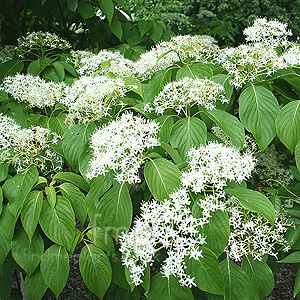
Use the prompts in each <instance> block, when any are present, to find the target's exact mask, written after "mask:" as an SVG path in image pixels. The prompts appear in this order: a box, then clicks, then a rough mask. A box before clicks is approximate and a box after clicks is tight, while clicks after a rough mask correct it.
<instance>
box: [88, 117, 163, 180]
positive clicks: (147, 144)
mask: <svg viewBox="0 0 300 300" xmlns="http://www.w3.org/2000/svg"><path fill="white" fill-rule="evenodd" d="M158 131H159V125H158V124H157V123H156V122H154V121H148V120H146V119H144V118H142V117H139V116H133V115H132V114H130V113H125V114H123V115H122V116H121V117H120V118H119V119H117V120H114V121H111V122H110V123H109V124H107V125H104V126H102V127H101V128H100V129H99V130H97V131H96V132H95V133H94V134H93V135H92V137H91V143H90V147H91V148H92V149H93V159H92V160H91V162H90V169H89V171H88V173H87V174H86V176H87V177H88V178H93V177H97V176H98V175H104V174H105V173H106V172H107V171H108V170H114V171H115V176H116V179H117V181H119V182H124V181H127V182H129V183H136V182H140V178H139V169H140V167H141V165H142V164H143V163H145V155H144V153H143V152H145V151H146V150H147V149H148V148H152V147H154V146H158V145H160V143H159V141H158V139H157V133H158Z"/></svg>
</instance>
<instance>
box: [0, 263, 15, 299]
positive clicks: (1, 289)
mask: <svg viewBox="0 0 300 300" xmlns="http://www.w3.org/2000/svg"><path fill="white" fill-rule="evenodd" d="M12 285H13V273H12V267H11V265H10V264H9V262H8V261H5V262H4V264H0V299H5V298H6V297H7V298H8V295H9V293H10V291H11V288H12ZM9 299H10V298H9Z"/></svg>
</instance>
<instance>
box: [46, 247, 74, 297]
mask: <svg viewBox="0 0 300 300" xmlns="http://www.w3.org/2000/svg"><path fill="white" fill-rule="evenodd" d="M69 271H70V264H69V255H68V253H67V251H66V249H65V248H64V247H62V246H59V245H56V244H54V245H52V246H51V247H50V248H48V249H47V250H46V252H45V253H44V254H43V255H42V259H41V273H42V276H43V279H44V281H45V283H46V285H47V286H48V287H49V288H50V289H51V290H52V291H53V293H54V294H55V296H56V298H58V296H59V294H60V293H61V292H62V290H63V288H64V287H65V285H66V283H67V280H68V277H69Z"/></svg>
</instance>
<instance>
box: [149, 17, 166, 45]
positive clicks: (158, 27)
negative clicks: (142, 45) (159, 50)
mask: <svg viewBox="0 0 300 300" xmlns="http://www.w3.org/2000/svg"><path fill="white" fill-rule="evenodd" d="M148 32H149V35H150V38H151V39H152V41H153V42H154V43H155V44H157V43H158V42H159V41H160V39H161V38H162V35H163V32H164V28H163V25H162V24H161V22H159V21H153V25H152V26H151V28H150V29H149V31H148Z"/></svg>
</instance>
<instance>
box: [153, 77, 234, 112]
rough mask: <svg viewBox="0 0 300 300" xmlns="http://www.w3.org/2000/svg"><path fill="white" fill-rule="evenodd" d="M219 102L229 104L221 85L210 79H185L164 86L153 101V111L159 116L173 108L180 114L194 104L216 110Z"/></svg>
mask: <svg viewBox="0 0 300 300" xmlns="http://www.w3.org/2000/svg"><path fill="white" fill-rule="evenodd" d="M217 101H221V102H222V103H225V102H228V100H227V99H226V98H225V89H224V87H223V86H222V85H221V84H219V83H216V82H214V81H211V80H209V79H200V78H195V79H192V78H189V77H184V78H181V79H179V80H178V81H172V82H170V83H167V84H166V85H165V86H164V88H163V90H162V91H161V92H160V93H159V94H158V95H157V96H156V97H155V99H154V101H153V109H154V110H155V112H156V113H157V114H163V113H164V111H165V110H167V109H168V108H172V109H175V111H176V112H177V114H180V113H181V112H182V111H186V110H187V108H188V107H191V106H193V105H194V104H197V105H201V106H204V107H205V108H206V109H210V110H212V109H215V108H216V102H217Z"/></svg>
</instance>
